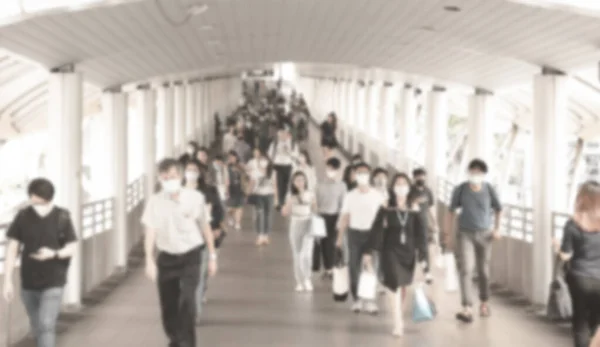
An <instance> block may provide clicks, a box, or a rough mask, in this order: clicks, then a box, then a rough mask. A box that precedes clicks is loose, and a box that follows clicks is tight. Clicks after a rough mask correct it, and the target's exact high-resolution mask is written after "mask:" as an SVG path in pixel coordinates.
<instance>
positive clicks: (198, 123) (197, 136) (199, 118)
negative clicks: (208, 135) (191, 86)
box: [194, 83, 204, 143]
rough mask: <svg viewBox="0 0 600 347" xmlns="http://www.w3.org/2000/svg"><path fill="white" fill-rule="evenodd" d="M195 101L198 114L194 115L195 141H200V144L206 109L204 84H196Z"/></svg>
mask: <svg viewBox="0 0 600 347" xmlns="http://www.w3.org/2000/svg"><path fill="white" fill-rule="evenodd" d="M195 86H196V89H195V90H196V91H195V99H196V112H195V113H194V118H195V119H196V120H195V124H196V126H195V129H194V139H195V140H196V141H198V143H202V114H203V113H204V112H203V107H204V100H202V89H203V88H202V87H203V84H202V83H197V84H195Z"/></svg>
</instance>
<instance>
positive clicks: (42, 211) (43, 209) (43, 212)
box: [32, 204, 53, 217]
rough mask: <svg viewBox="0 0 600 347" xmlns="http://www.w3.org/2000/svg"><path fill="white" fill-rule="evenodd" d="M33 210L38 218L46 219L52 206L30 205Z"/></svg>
mask: <svg viewBox="0 0 600 347" xmlns="http://www.w3.org/2000/svg"><path fill="white" fill-rule="evenodd" d="M32 207H33V209H34V210H35V212H36V213H37V214H38V215H39V216H40V217H46V216H47V215H49V214H50V212H52V207H53V206H52V204H45V205H37V204H36V205H32Z"/></svg>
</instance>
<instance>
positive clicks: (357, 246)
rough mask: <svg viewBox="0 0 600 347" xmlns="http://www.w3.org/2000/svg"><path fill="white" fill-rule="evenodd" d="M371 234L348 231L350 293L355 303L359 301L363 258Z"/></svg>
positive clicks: (360, 231) (365, 231) (363, 231)
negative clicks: (359, 283) (359, 280)
mask: <svg viewBox="0 0 600 347" xmlns="http://www.w3.org/2000/svg"><path fill="white" fill-rule="evenodd" d="M370 235H371V233H370V231H367V230H355V229H348V252H349V253H350V254H349V256H350V257H349V258H350V259H349V264H348V267H349V268H350V292H351V293H352V298H353V299H354V301H356V300H358V279H359V277H360V272H361V270H362V257H363V255H364V254H365V248H366V246H367V243H368V242H369V237H370Z"/></svg>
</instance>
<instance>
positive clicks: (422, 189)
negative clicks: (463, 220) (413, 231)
mask: <svg viewBox="0 0 600 347" xmlns="http://www.w3.org/2000/svg"><path fill="white" fill-rule="evenodd" d="M412 175H413V180H414V185H413V186H412V187H411V191H410V193H409V196H408V199H409V201H411V204H412V203H415V202H416V203H417V204H418V205H419V210H420V217H421V218H420V219H421V221H422V226H423V228H424V229H425V232H426V235H427V238H428V240H429V241H430V242H432V241H433V242H434V243H435V244H436V245H438V244H439V241H438V240H439V228H438V222H437V218H436V213H435V198H434V197H433V193H432V192H431V189H429V187H427V172H426V171H425V169H422V168H419V169H415V170H413V172H412ZM428 250H429V248H428ZM427 260H428V261H427V263H428V264H430V262H429V261H430V259H429V254H428V255H427Z"/></svg>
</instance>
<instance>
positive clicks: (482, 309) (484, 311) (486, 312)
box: [479, 304, 492, 318]
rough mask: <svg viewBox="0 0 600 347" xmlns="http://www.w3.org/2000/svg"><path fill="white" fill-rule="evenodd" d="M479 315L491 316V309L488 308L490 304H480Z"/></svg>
mask: <svg viewBox="0 0 600 347" xmlns="http://www.w3.org/2000/svg"><path fill="white" fill-rule="evenodd" d="M479 315H480V316H481V317H483V318H486V317H489V316H491V315H492V310H490V306H489V305H488V304H481V306H480V307H479Z"/></svg>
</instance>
